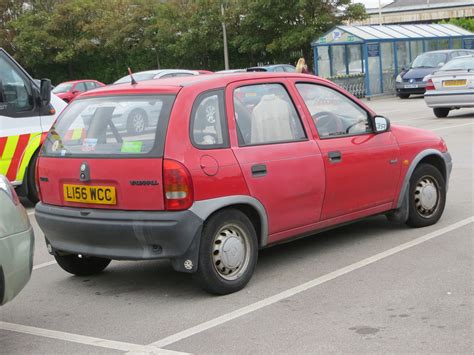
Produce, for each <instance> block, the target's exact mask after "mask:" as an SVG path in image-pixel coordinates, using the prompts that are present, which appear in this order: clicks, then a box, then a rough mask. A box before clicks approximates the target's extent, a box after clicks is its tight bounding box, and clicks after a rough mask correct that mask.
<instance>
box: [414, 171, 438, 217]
mask: <svg viewBox="0 0 474 355" xmlns="http://www.w3.org/2000/svg"><path fill="white" fill-rule="evenodd" d="M438 191H439V184H438V182H437V181H436V180H435V179H434V178H433V177H432V176H424V177H422V178H421V179H420V180H418V183H417V184H416V187H415V196H414V199H415V206H416V210H417V212H418V214H419V215H420V216H421V217H423V218H430V217H432V216H433V215H434V214H435V213H436V210H437V209H438V207H439V193H438Z"/></svg>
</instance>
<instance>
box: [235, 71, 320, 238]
mask: <svg viewBox="0 0 474 355" xmlns="http://www.w3.org/2000/svg"><path fill="white" fill-rule="evenodd" d="M226 105H227V107H228V108H229V109H228V113H230V115H229V130H230V132H231V145H232V149H233V151H234V154H235V156H236V157H237V160H238V162H239V164H240V167H241V169H242V173H243V176H244V178H245V181H246V183H247V186H248V189H249V192H250V194H251V196H253V197H254V198H256V199H257V200H259V201H260V202H261V203H262V204H263V206H264V207H265V210H266V213H267V217H268V224H269V226H268V227H269V228H268V229H269V242H270V243H272V242H276V241H278V240H280V239H284V238H285V237H286V236H288V231H290V230H292V232H294V231H295V230H296V231H297V230H298V228H300V227H303V226H307V225H309V224H312V223H315V222H317V221H319V218H320V213H321V205H322V200H323V194H324V184H325V176H324V163H323V161H322V157H321V153H320V151H319V148H318V146H317V144H316V142H315V141H314V140H312V139H309V138H308V135H307V133H306V132H307V131H308V129H309V127H308V126H305V123H303V122H302V120H301V119H300V117H301V110H300V109H301V107H295V105H294V101H293V100H292V98H291V96H290V94H289V92H288V90H287V86H286V85H285V82H284V81H283V80H272V79H269V80H266V81H253V80H252V81H246V82H245V85H244V84H242V83H236V84H232V85H230V86H229V87H228V88H227V92H226ZM285 231H286V232H287V233H285ZM293 234H297V233H293Z"/></svg>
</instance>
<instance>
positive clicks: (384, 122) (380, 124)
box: [373, 116, 390, 133]
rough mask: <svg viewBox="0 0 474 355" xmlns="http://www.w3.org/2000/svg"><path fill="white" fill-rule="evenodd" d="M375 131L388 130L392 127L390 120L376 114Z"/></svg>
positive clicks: (374, 119)
mask: <svg viewBox="0 0 474 355" xmlns="http://www.w3.org/2000/svg"><path fill="white" fill-rule="evenodd" d="M373 123H374V128H375V133H383V132H387V131H388V130H389V129H390V121H389V120H388V118H386V117H383V116H375V117H374V118H373Z"/></svg>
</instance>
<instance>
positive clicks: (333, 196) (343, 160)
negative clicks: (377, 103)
mask: <svg viewBox="0 0 474 355" xmlns="http://www.w3.org/2000/svg"><path fill="white" fill-rule="evenodd" d="M294 82H295V83H296V88H297V90H298V91H299V93H300V95H301V98H302V101H303V102H304V103H305V105H306V108H307V113H308V114H309V115H311V116H310V117H312V120H313V124H314V127H313V128H316V130H317V132H318V136H319V139H318V141H317V142H318V145H319V147H320V149H321V152H322V157H323V160H324V165H325V171H326V191H325V197H324V204H323V209H322V215H321V219H322V220H327V219H331V218H335V217H339V216H343V215H347V214H350V213H353V212H357V211H362V210H368V209H373V211H374V213H376V212H380V211H383V210H387V209H390V208H391V207H390V206H391V204H392V202H393V200H394V198H395V192H396V189H397V183H398V180H399V175H400V168H401V162H400V154H399V147H398V143H397V141H396V139H395V136H394V135H393V134H392V133H391V132H390V131H389V132H385V133H381V134H375V133H374V132H373V128H372V127H371V120H370V119H369V112H368V111H367V110H365V109H364V108H363V107H362V106H360V105H359V104H358V103H356V102H355V101H354V100H353V99H352V98H349V97H348V96H346V95H345V94H343V93H342V92H340V91H338V90H337V89H336V88H333V87H329V86H326V85H324V84H321V83H316V82H297V81H296V80H294Z"/></svg>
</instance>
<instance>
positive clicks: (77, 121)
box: [42, 95, 176, 157]
mask: <svg viewBox="0 0 474 355" xmlns="http://www.w3.org/2000/svg"><path fill="white" fill-rule="evenodd" d="M175 97H176V96H175V95H153V96H149V95H147V96H141V95H140V96H138V95H136V96H113V97H97V98H86V99H79V100H75V101H74V102H72V103H71V104H70V105H69V106H68V107H67V108H66V109H65V110H64V112H63V113H62V114H61V115H60V116H59V118H58V120H57V121H56V123H55V124H54V125H53V127H52V128H51V130H50V132H49V134H48V137H47V138H46V141H45V143H44V146H43V151H42V154H43V155H45V156H66V157H94V156H115V157H121V156H130V157H142V156H147V155H148V156H153V157H161V156H162V155H163V149H164V140H165V134H166V128H167V126H168V120H169V116H170V112H171V107H172V105H173V102H174V99H175Z"/></svg>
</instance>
